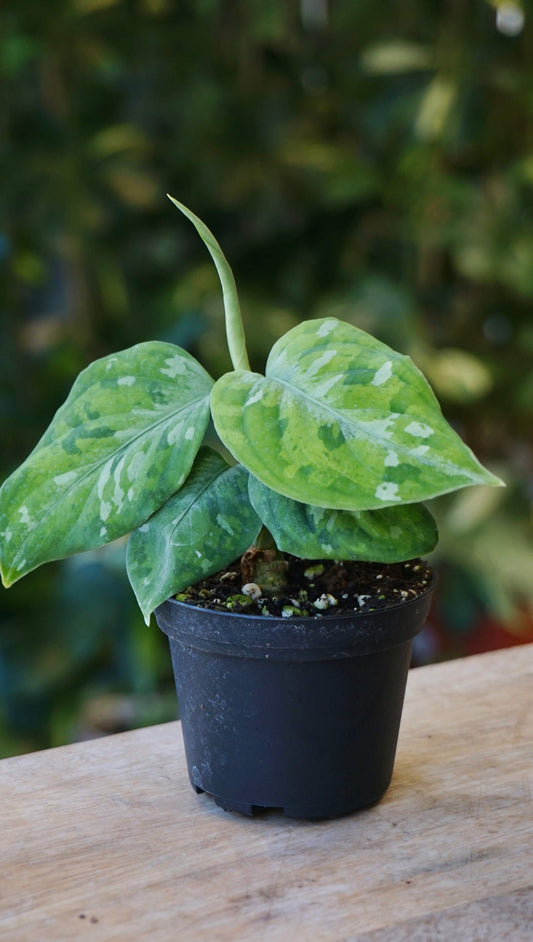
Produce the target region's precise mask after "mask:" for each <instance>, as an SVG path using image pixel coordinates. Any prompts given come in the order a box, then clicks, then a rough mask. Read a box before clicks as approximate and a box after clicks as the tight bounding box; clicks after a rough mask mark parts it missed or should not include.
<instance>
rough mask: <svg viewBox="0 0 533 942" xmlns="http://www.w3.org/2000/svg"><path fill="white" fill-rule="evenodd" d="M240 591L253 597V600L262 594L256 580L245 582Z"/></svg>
mask: <svg viewBox="0 0 533 942" xmlns="http://www.w3.org/2000/svg"><path fill="white" fill-rule="evenodd" d="M241 592H242V594H243V595H247V596H248V597H249V598H251V599H254V601H255V600H256V599H260V598H261V596H262V594H263V591H262V589H261V587H260V586H258V585H257V583H256V582H247V583H246V585H243V587H242V589H241Z"/></svg>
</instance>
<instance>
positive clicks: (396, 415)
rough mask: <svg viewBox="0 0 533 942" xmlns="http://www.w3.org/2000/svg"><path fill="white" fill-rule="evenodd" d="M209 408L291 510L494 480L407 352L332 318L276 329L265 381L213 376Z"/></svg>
mask: <svg viewBox="0 0 533 942" xmlns="http://www.w3.org/2000/svg"><path fill="white" fill-rule="evenodd" d="M211 409H212V413H213V420H214V423H215V427H216V430H217V432H218V434H219V436H220V438H221V439H222V441H223V442H224V444H225V445H226V447H227V448H228V449H229V450H230V451H231V452H232V454H233V455H234V456H235V458H236V459H237V461H239V462H240V463H241V464H243V465H244V467H245V468H248V470H249V471H250V472H251V473H252V474H253V475H254V476H255V477H257V478H258V479H259V480H260V481H262V483H263V484H266V485H267V487H270V488H272V489H273V490H275V491H278V493H280V494H283V495H285V496H286V497H290V498H292V499H293V500H297V501H300V502H301V503H307V504H312V505H315V506H318V507H329V508H334V509H338V510H370V509H373V508H379V507H387V506H392V505H394V504H400V503H402V504H403V503H418V502H420V501H423V500H427V499H429V498H431V497H435V496H436V495H438V494H444V493H446V492H448V491H453V490H456V489H457V488H460V487H465V486H467V485H470V484H501V483H502V482H501V481H499V479H498V478H496V477H495V476H494V475H493V474H491V473H490V472H489V471H487V470H486V469H485V468H483V466H482V465H481V464H480V463H479V461H478V460H477V459H476V458H475V456H474V455H473V454H472V452H471V451H470V449H469V448H467V446H466V445H465V444H464V443H463V442H462V441H461V439H460V438H459V436H458V435H457V434H456V433H455V432H454V431H453V429H452V428H451V427H450V426H449V425H448V423H447V422H446V420H445V419H444V417H443V415H442V413H441V411H440V408H439V405H438V402H437V400H436V398H435V396H434V394H433V392H432V390H431V388H430V386H429V385H428V383H427V382H426V380H425V379H424V377H423V376H422V374H421V373H420V372H419V370H418V369H417V368H416V367H415V365H414V364H413V363H412V361H411V360H410V359H409V357H406V356H403V355H402V354H399V353H396V352H395V351H394V350H391V349H390V347H388V346H386V345H385V344H383V343H381V342H380V341H378V340H376V339H375V338H374V337H372V336H371V335H370V334H367V333H365V331H362V330H359V329H358V328H356V327H353V326H352V325H350V324H346V323H343V322H341V321H338V320H336V319H335V318H325V319H323V320H312V321H305V322H304V323H302V324H299V325H298V326H297V327H294V328H293V329H292V330H290V331H289V332H288V333H287V334H285V335H284V336H283V337H282V338H281V339H280V340H278V341H277V342H276V344H275V345H274V347H273V348H272V351H271V353H270V356H269V358H268V362H267V367H266V376H261V375H259V374H258V373H252V372H249V371H248V370H239V371H236V372H233V373H227V374H226V375H225V376H223V377H221V379H219V380H218V382H217V383H216V384H215V386H214V388H213V391H212V393H211Z"/></svg>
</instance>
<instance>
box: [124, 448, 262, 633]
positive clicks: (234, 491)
mask: <svg viewBox="0 0 533 942" xmlns="http://www.w3.org/2000/svg"><path fill="white" fill-rule="evenodd" d="M260 527H261V521H260V520H259V518H258V516H257V514H256V513H255V511H254V509H253V507H252V505H251V504H250V500H249V497H248V472H247V471H245V469H244V468H242V467H241V466H240V465H235V466H233V467H231V466H230V465H228V464H227V462H226V461H224V459H223V458H222V457H221V455H219V454H217V452H215V451H212V450H211V449H209V448H201V449H200V452H199V453H198V456H197V458H196V461H195V463H194V466H193V469H192V471H191V473H190V475H189V477H188V478H187V481H186V482H185V484H184V485H183V487H182V488H181V490H180V491H179V493H178V494H175V495H174V496H173V497H171V498H170V500H168V501H167V502H166V504H164V505H163V507H161V508H160V510H158V511H157V513H155V514H154V515H153V516H152V517H150V519H149V520H148V521H147V522H146V523H144V524H143V525H142V526H140V527H139V528H138V529H137V530H135V531H134V532H133V533H132V534H131V536H130V538H129V540H128V551H127V566H128V576H129V579H130V582H131V584H132V586H133V590H134V592H135V595H136V596H137V601H138V602H139V605H140V607H141V610H142V612H143V614H144V617H145V619H146V621H147V622H148V621H149V618H150V613H151V612H153V610H154V608H156V606H157V605H159V604H160V603H161V602H164V601H165V599H167V598H168V597H169V596H170V595H174V594H175V593H176V592H180V591H181V590H182V589H184V588H186V587H187V586H188V585H191V584H193V583H195V582H198V581H199V580H200V579H203V578H205V577H206V576H210V575H212V574H213V573H215V572H218V571H219V570H220V569H223V568H224V567H225V566H227V565H229V563H231V562H233V560H234V559H236V558H237V557H238V556H241V555H242V554H243V553H244V551H245V550H246V549H248V547H249V546H250V545H251V544H252V543H253V541H254V540H255V538H256V536H257V534H258V532H259V530H260Z"/></svg>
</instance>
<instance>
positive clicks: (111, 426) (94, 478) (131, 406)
mask: <svg viewBox="0 0 533 942" xmlns="http://www.w3.org/2000/svg"><path fill="white" fill-rule="evenodd" d="M212 385H213V381H212V380H211V378H210V377H209V375H208V374H207V373H206V372H205V370H204V369H203V368H202V367H201V366H200V365H199V364H198V363H197V362H196V360H194V358H193V357H191V356H190V354H188V353H187V352H186V351H185V350H181V349H180V348H179V347H176V346H175V345H174V344H169V343H162V342H159V341H153V342H149V343H142V344H138V345H137V346H135V347H131V348H129V349H128V350H123V351H122V352H120V353H117V354H113V355H111V356H108V357H104V358H102V359H100V360H96V361H95V362H94V363H92V364H91V365H90V366H88V367H87V368H86V369H85V370H83V372H82V373H81V374H80V375H79V376H78V378H77V380H76V382H75V383H74V385H73V387H72V390H71V392H70V394H69V396H68V398H67V400H66V401H65V403H64V404H63V406H61V408H60V409H59V410H58V412H57V413H56V415H55V417H54V419H53V420H52V422H51V424H50V426H49V428H48V429H47V431H46V432H45V434H44V435H43V437H42V438H41V440H40V442H39V443H38V445H37V446H36V448H35V449H34V450H33V452H32V453H31V455H30V456H29V457H28V458H27V460H26V461H25V462H24V464H22V465H21V466H20V467H19V468H18V469H17V470H16V471H15V472H14V473H13V474H12V475H11V477H10V478H8V479H7V481H5V483H4V485H3V486H2V489H1V490H0V534H1V535H2V542H1V549H0V557H1V559H0V568H1V573H2V579H3V581H4V584H5V585H11V584H12V583H13V582H15V581H16V580H17V579H19V578H21V577H22V576H23V575H25V573H27V572H30V571H31V570H32V569H34V568H35V567H36V566H39V565H41V563H44V562H48V561H50V560H53V559H60V558H62V557H63V556H67V555H69V554H70V553H75V552H78V551H81V550H87V549H92V548H94V547H96V546H99V545H102V544H104V543H107V542H109V541H110V540H113V539H116V538H117V537H119V536H123V535H124V534H125V533H128V532H129V531H130V530H131V529H133V528H134V527H136V526H138V525H139V524H140V523H142V522H143V521H144V520H146V519H147V517H149V516H150V514H152V513H153V512H154V510H156V509H157V507H159V506H161V504H162V503H164V501H165V500H167V498H168V497H169V496H170V494H172V493H174V492H175V491H176V490H177V489H178V488H179V487H180V486H181V484H182V483H183V481H184V480H185V478H186V477H187V475H188V473H189V470H190V468H191V465H192V463H193V461H194V457H195V455H196V453H197V451H198V448H199V447H200V444H201V441H202V438H203V435H204V433H205V429H206V427H207V424H208V421H209V393H210V390H211V387H212Z"/></svg>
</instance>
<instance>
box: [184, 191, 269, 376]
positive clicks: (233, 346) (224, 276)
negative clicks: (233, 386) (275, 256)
mask: <svg viewBox="0 0 533 942" xmlns="http://www.w3.org/2000/svg"><path fill="white" fill-rule="evenodd" d="M167 195H168V194H167ZM168 198H169V200H171V202H172V203H174V206H175V207H176V209H179V211H180V212H181V213H183V215H184V216H186V217H187V219H188V220H189V221H190V222H192V224H193V226H194V227H195V229H196V231H197V233H198V235H199V236H200V238H201V239H202V241H203V243H204V245H205V246H206V248H207V250H208V252H209V254H210V256H211V258H212V259H213V262H214V263H215V268H216V270H217V273H218V277H219V279H220V284H221V286H222V295H223V297H224V311H225V315H226V336H227V340H228V349H229V352H230V357H231V362H232V363H233V366H234V367H235V369H236V370H247V369H249V368H250V364H249V362H248V354H247V352H246V340H245V337H244V327H243V323H242V317H241V308H240V304H239V296H238V294H237V287H236V285H235V278H234V277H233V272H232V270H231V267H230V264H229V262H228V260H227V258H226V256H225V255H224V253H223V251H222V249H221V248H220V245H219V244H218V242H217V240H216V239H215V237H214V235H213V233H212V232H211V230H210V229H208V228H207V226H206V224H205V223H204V222H202V220H201V219H199V218H198V216H196V215H195V214H194V213H193V212H191V210H190V209H187V207H186V206H184V205H183V203H180V202H179V201H178V200H176V199H174V197H173V196H168Z"/></svg>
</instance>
